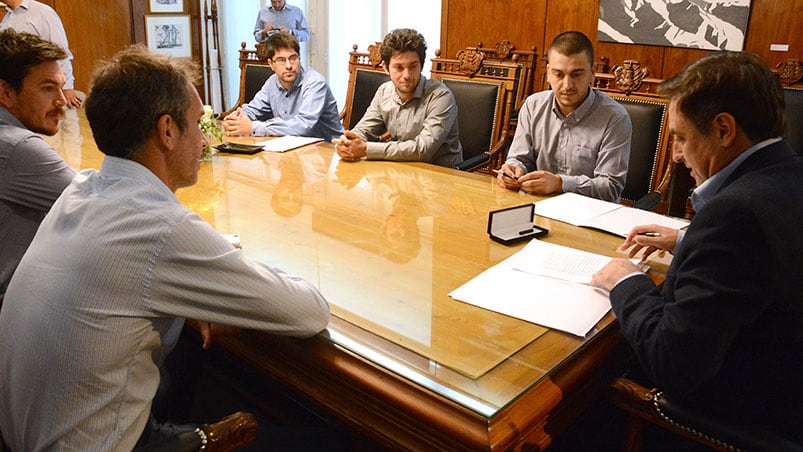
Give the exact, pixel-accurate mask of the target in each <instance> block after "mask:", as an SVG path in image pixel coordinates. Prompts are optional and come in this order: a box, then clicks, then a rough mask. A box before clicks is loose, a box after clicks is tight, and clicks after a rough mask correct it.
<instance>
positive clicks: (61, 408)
mask: <svg viewBox="0 0 803 452" xmlns="http://www.w3.org/2000/svg"><path fill="white" fill-rule="evenodd" d="M188 64H189V61H187V60H183V59H173V58H170V57H167V56H164V55H158V54H152V53H149V52H148V51H147V50H145V49H144V48H142V47H139V46H134V47H131V48H129V49H126V50H124V51H122V52H120V53H118V54H117V55H116V56H115V57H114V59H113V60H112V61H111V62H110V63H108V64H106V65H104V66H103V67H101V68H100V69H99V70H98V72H97V73H96V75H95V77H94V80H93V85H92V91H91V92H90V94H89V97H88V98H87V102H86V114H87V118H88V119H89V123H90V126H91V128H92V133H93V135H94V137H95V140H96V142H97V144H98V147H99V148H100V150H101V151H102V152H103V153H104V154H106V157H105V159H104V161H103V166H102V168H101V169H100V171H96V170H91V169H90V170H84V171H82V172H81V173H79V174H78V175H77V176H76V177H75V179H74V180H73V182H72V183H71V184H70V185H69V186H68V187H67V188H66V189H65V190H64V193H63V194H62V196H61V197H60V198H59V199H58V200H57V201H56V203H55V204H54V205H53V208H52V210H51V212H50V213H49V214H48V215H47V217H46V218H45V219H44V221H43V222H42V225H41V226H40V228H39V231H38V233H37V234H36V237H35V238H34V240H33V242H32V243H31V245H30V247H29V248H28V251H27V253H26V254H25V257H24V258H23V259H22V261H21V262H20V265H19V266H18V267H17V271H16V272H15V273H14V276H13V277H12V279H11V282H10V283H9V286H8V291H7V292H6V298H5V303H4V306H3V309H2V310H0V363H2V365H0V369H2V378H0V400H2V401H3V403H2V404H0V430H1V431H2V435H3V438H4V439H5V441H6V442H7V443H8V445H9V446H11V449H12V450H19V451H24V450H43V449H69V450H131V449H132V448H134V446H135V445H136V444H137V442H138V441H139V440H140V438H143V439H145V441H143V442H146V441H147V442H153V441H159V440H160V439H161V438H160V436H159V434H162V433H165V432H163V431H162V430H163V429H158V430H156V429H154V430H151V429H150V427H149V428H148V429H146V425H149V426H150V424H149V417H150V410H151V402H152V399H153V397H154V394H155V392H156V389H157V386H158V385H159V372H158V369H157V368H158V366H159V364H160V363H161V362H162V361H163V360H164V357H165V355H167V354H168V353H169V352H170V351H171V349H172V347H173V345H174V344H175V341H176V338H177V336H178V333H179V332H180V331H181V328H182V326H183V324H184V319H185V318H192V319H197V320H199V321H202V322H204V323H206V322H209V323H216V324H221V325H229V326H234V327H239V328H247V329H256V330H262V331H266V332H272V333H276V334H283V335H289V336H299V337H306V336H311V335H313V334H316V333H318V332H319V331H321V330H322V329H323V328H325V327H326V325H327V323H328V320H329V306H328V304H327V302H326V300H325V299H324V298H323V296H322V295H321V294H320V293H319V292H318V291H317V290H316V289H315V287H314V286H312V285H311V284H310V283H308V282H306V281H304V280H302V279H300V278H295V277H291V276H288V275H287V274H285V273H284V272H282V271H281V270H279V269H277V268H273V267H269V266H267V265H263V264H260V263H257V262H254V261H251V260H249V259H247V258H246V257H245V256H244V255H243V253H242V252H241V251H240V250H237V249H235V248H234V247H233V246H232V245H231V244H230V243H229V242H228V241H227V240H226V239H225V238H224V237H223V236H221V235H220V234H219V233H217V232H216V231H215V230H214V229H212V227H211V226H210V225H209V224H208V223H206V222H204V221H203V220H202V219H201V218H200V217H198V216H197V215H195V214H193V213H192V212H190V211H189V210H188V209H187V208H186V207H184V206H182V205H181V203H180V202H179V201H178V199H177V198H176V196H175V191H176V190H178V189H179V188H181V187H187V186H190V185H192V184H194V183H195V182H196V180H197V177H198V170H199V168H200V159H201V155H202V152H203V148H204V147H205V145H206V144H207V142H206V139H205V138H204V135H203V133H202V132H201V130H200V127H199V124H200V120H201V117H202V116H203V105H202V104H201V99H200V97H199V96H198V93H197V91H196V90H195V87H194V86H193V83H192V81H193V80H194V79H195V76H196V74H197V68H196V67H187V65H188ZM132 99H135V100H136V101H131V100H132ZM154 427H156V426H154Z"/></svg>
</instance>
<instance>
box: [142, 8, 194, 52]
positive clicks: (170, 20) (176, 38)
mask: <svg viewBox="0 0 803 452" xmlns="http://www.w3.org/2000/svg"><path fill="white" fill-rule="evenodd" d="M191 32H192V30H191V28H190V16H189V14H179V15H162V14H160V15H146V16H145V37H146V42H147V45H148V50H150V51H152V52H156V53H163V54H165V55H170V56H174V57H192V39H191V38H192V33H191Z"/></svg>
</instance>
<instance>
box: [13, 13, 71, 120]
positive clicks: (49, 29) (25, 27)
mask: <svg viewBox="0 0 803 452" xmlns="http://www.w3.org/2000/svg"><path fill="white" fill-rule="evenodd" d="M5 3H6V15H5V17H3V20H2V21H0V31H2V30H5V29H9V28H10V29H12V30H14V31H16V32H18V33H31V34H35V35H37V36H39V37H40V38H42V39H44V40H46V41H50V42H52V43H53V44H56V45H57V46H59V47H61V48H62V49H63V50H64V56H63V57H62V58H61V59H60V60H59V65H60V66H61V70H62V72H63V73H64V87H63V89H64V97H65V98H66V99H67V104H66V106H67V107H80V106H81V103H82V102H83V99H82V98H81V95H80V94H79V93H78V91H76V90H75V77H73V72H72V59H73V56H72V53H70V46H69V44H68V43H67V33H66V32H65V31H64V25H62V23H61V18H60V17H59V15H58V14H56V11H55V10H54V9H53V8H51V7H50V6H48V5H46V4H44V3H41V2H37V1H36V0H5Z"/></svg>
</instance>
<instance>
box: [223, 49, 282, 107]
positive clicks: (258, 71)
mask: <svg viewBox="0 0 803 452" xmlns="http://www.w3.org/2000/svg"><path fill="white" fill-rule="evenodd" d="M245 46H246V44H245V42H243V43H241V44H240V94H239V97H238V98H237V102H236V103H235V104H234V106H233V107H232V108H231V109H230V110H228V111H226V112H223V113H222V114H221V117H225V116H226V115H228V114H229V113H231V112H233V111H234V110H236V109H237V108H238V107H240V106H242V105H243V104H246V103H248V102H250V101H251V99H253V98H254V96H256V94H257V93H258V92H259V90H260V89H262V85H264V84H265V81H266V80H267V79H268V78H270V76H271V75H273V69H271V67H270V65H269V64H268V55H267V49H266V47H265V46H266V43H265V42H260V43H258V44H257V45H256V49H246V48H245Z"/></svg>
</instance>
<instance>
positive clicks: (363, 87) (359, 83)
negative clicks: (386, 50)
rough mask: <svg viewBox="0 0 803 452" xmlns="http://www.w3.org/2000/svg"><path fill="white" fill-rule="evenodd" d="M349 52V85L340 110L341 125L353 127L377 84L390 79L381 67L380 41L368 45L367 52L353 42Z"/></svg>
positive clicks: (369, 100) (362, 113) (365, 107)
mask: <svg viewBox="0 0 803 452" xmlns="http://www.w3.org/2000/svg"><path fill="white" fill-rule="evenodd" d="M351 48H352V50H351V52H349V85H348V89H347V90H346V105H345V106H344V107H343V110H342V111H341V112H340V119H341V120H342V121H343V127H345V128H346V129H351V128H353V127H354V126H355V125H356V124H357V123H358V122H360V119H362V117H363V115H364V114H365V111H366V110H367V109H368V106H369V105H370V104H371V100H372V99H373V98H374V94H376V90H377V89H378V88H379V85H381V84H383V83H385V82H387V81H388V80H390V76H389V75H388V74H387V73H386V72H385V70H384V69H383V67H382V57H381V55H380V53H379V51H380V49H381V48H382V43H381V42H376V43H374V44H371V45H369V46H368V51H367V52H360V51H358V50H357V44H354V45H353V46H352V47H351Z"/></svg>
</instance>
